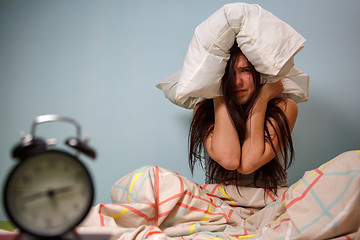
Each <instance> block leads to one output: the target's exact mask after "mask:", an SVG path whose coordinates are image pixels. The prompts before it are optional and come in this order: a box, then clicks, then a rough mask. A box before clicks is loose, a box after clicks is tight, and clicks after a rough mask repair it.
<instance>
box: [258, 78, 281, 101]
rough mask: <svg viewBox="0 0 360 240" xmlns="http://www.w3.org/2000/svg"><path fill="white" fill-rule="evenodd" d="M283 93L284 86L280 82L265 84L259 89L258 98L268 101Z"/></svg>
mask: <svg viewBox="0 0 360 240" xmlns="http://www.w3.org/2000/svg"><path fill="white" fill-rule="evenodd" d="M283 91H284V86H283V84H282V82H281V81H277V82H274V83H266V84H264V85H263V86H261V88H260V93H259V98H260V99H263V100H265V101H267V102H268V101H270V100H271V99H273V98H275V97H276V96H278V95H279V94H281V93H282V92H283Z"/></svg>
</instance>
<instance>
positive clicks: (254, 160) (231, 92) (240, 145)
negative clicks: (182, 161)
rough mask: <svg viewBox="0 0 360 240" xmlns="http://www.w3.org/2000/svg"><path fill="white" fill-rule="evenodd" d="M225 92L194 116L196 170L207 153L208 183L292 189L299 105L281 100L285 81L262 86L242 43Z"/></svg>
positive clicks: (192, 144) (192, 148) (192, 161)
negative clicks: (231, 182) (290, 172)
mask: <svg viewBox="0 0 360 240" xmlns="http://www.w3.org/2000/svg"><path fill="white" fill-rule="evenodd" d="M221 87H222V93H223V96H220V97H216V98H214V99H209V100H204V101H202V102H200V103H199V104H198V105H197V106H196V108H195V110H194V117H193V121H192V123H191V127H190V134H189V143H190V154H189V164H190V168H191V170H193V168H194V165H195V163H196V162H197V161H201V159H202V154H201V153H202V152H203V150H204V149H203V148H204V147H205V150H206V153H208V155H209V156H210V159H207V161H208V167H207V175H208V176H207V178H208V182H210V183H219V182H226V181H229V180H237V181H236V183H237V184H240V185H255V186H259V187H264V188H266V189H268V190H272V191H274V192H276V189H277V187H278V186H285V185H286V178H287V176H286V168H287V167H288V166H289V165H290V163H291V161H292V159H293V155H294V150H293V145H292V139H291V132H292V130H293V127H294V125H295V121H296V117H297V105H296V103H295V102H294V101H293V100H292V99H289V98H276V96H278V95H279V94H280V93H282V91H283V90H284V88H283V85H282V83H281V81H278V82H276V83H271V84H263V85H262V84H260V74H259V73H258V72H257V71H256V70H255V68H254V66H252V64H251V63H250V62H249V61H248V60H247V58H246V57H245V55H244V54H243V53H242V52H241V50H240V49H239V48H238V46H237V44H236V42H235V44H234V45H233V47H232V48H231V49H230V59H229V61H228V64H227V67H226V70H225V74H224V76H223V78H222V85H221ZM205 156H207V154H205ZM238 173H240V174H238ZM249 174H250V175H249ZM245 175H248V176H245ZM250 179H251V180H250ZM249 180H250V181H249Z"/></svg>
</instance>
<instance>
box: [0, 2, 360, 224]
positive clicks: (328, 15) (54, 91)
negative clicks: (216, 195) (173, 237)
mask: <svg viewBox="0 0 360 240" xmlns="http://www.w3.org/2000/svg"><path fill="white" fill-rule="evenodd" d="M229 2H233V1H225V0H218V1H209V0H196V1H194V0H181V1H166V0H162V1H161V0H132V1H121V0H117V1H115V0H112V1H110V0H106V1H102V0H86V1H85V0H83V1H70V0H62V1H60V0H58V1H55V0H54V1H47V0H43V1H41V0H32V1H28V0H24V1H18V0H1V1H0V113H1V114H0V123H1V124H0V164H1V167H0V183H1V186H0V190H1V191H2V187H3V184H4V180H5V176H6V175H7V173H8V171H9V170H10V169H11V167H13V166H14V165H15V161H14V160H12V159H11V158H10V149H11V148H12V147H13V145H14V144H15V143H17V142H18V141H19V137H18V133H19V132H20V131H22V130H23V131H27V132H29V131H30V125H31V123H32V121H33V119H34V118H35V117H36V116H38V115H41V114H47V113H55V114H60V115H63V116H68V117H72V118H75V119H76V120H77V121H79V122H80V123H81V125H82V127H83V132H84V135H89V136H90V137H91V138H92V140H91V142H90V143H91V144H92V146H94V147H95V148H96V149H97V151H98V158H97V160H96V161H95V162H90V161H88V160H87V159H86V158H85V157H83V159H84V161H85V162H86V164H87V166H88V167H89V168H90V169H91V171H92V173H93V175H94V178H95V179H96V192H97V194H96V202H95V203H100V202H105V203H107V202H110V195H109V190H110V187H111V185H112V183H114V182H115V181H116V180H117V179H118V178H119V177H121V176H123V175H124V174H125V173H127V172H129V171H131V170H133V169H134V168H137V167H139V166H142V165H145V164H157V165H159V166H163V167H166V168H170V169H173V170H176V171H178V172H179V173H180V174H182V175H184V176H187V177H189V178H191V175H190V171H189V169H188V166H187V133H188V126H189V122H190V120H191V115H192V113H191V111H189V110H185V109H181V108H179V107H177V106H175V105H173V104H171V103H170V102H168V101H167V100H166V99H165V97H164V96H163V94H162V92H161V91H159V90H158V89H156V88H155V87H154V86H155V84H156V83H157V82H158V81H160V80H162V79H163V78H164V77H166V76H168V75H170V74H172V73H173V72H175V71H177V70H178V69H180V68H181V64H182V61H183V59H184V56H185V53H186V50H187V46H188V44H189V42H190V40H191V37H192V35H193V31H194V28H195V27H196V26H197V25H198V24H200V22H202V21H203V20H205V19H206V18H207V17H208V16H209V15H210V14H212V13H213V12H214V11H215V10H217V9H218V8H220V7H221V6H222V5H223V4H226V3H229ZM252 2H256V3H258V4H260V5H261V6H263V7H264V8H265V9H267V10H269V11H270V12H272V13H274V14H275V15H277V16H278V17H280V18H281V19H282V20H284V21H285V22H287V23H289V24H290V25H292V26H293V27H294V28H295V29H296V30H297V31H298V32H300V33H301V34H302V35H303V36H304V37H305V38H306V39H307V40H308V41H307V43H306V46H305V48H304V49H303V50H302V51H301V52H300V53H299V54H298V55H297V56H296V59H295V60H296V61H295V62H296V66H297V67H299V68H300V69H302V70H303V71H305V72H306V73H308V74H309V75H310V77H311V78H310V101H309V102H307V103H301V104H299V118H298V121H297V123H296V126H295V130H294V141H295V149H296V162H295V164H294V165H293V166H292V168H291V169H290V173H289V180H290V182H291V183H293V182H294V181H296V180H297V179H299V178H300V177H301V176H302V173H303V172H304V171H305V170H307V169H311V168H315V167H317V166H318V165H320V164H321V163H323V162H325V161H327V160H329V159H331V158H333V157H334V156H336V155H337V154H339V153H341V152H344V151H347V150H350V149H359V148H360V146H359V144H360V134H359V133H360V127H359V122H360V121H359V120H360V107H359V103H360V94H359V90H360V79H359V78H360V77H359V73H358V70H359V66H358V65H359V63H360V45H359V39H360V27H359V22H360V15H359V14H358V10H359V9H360V2H359V1H357V0H349V1H343V2H341V3H340V2H339V1H335V0H317V1H310V0H304V1H281V0H273V1H267V0H262V1H252ZM54 129H55V130H54ZM38 134H39V135H41V134H44V135H46V136H48V135H51V136H50V137H52V136H55V137H57V138H59V139H60V140H61V141H62V138H65V137H70V136H74V134H75V131H74V129H72V128H71V127H69V126H63V125H62V124H58V125H54V124H50V125H46V126H45V125H44V126H43V127H39V132H38ZM203 175H204V174H203V172H202V171H201V169H198V170H197V171H196V173H195V176H194V177H193V178H192V179H193V180H194V181H196V182H199V183H203V181H204V176H203ZM1 197H2V196H1ZM5 219H6V216H5V214H4V212H3V209H0V220H5Z"/></svg>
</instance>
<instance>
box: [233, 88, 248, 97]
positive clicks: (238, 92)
mask: <svg viewBox="0 0 360 240" xmlns="http://www.w3.org/2000/svg"><path fill="white" fill-rule="evenodd" d="M235 92H236V95H238V96H241V95H244V94H245V93H246V90H245V89H239V90H236V91H235Z"/></svg>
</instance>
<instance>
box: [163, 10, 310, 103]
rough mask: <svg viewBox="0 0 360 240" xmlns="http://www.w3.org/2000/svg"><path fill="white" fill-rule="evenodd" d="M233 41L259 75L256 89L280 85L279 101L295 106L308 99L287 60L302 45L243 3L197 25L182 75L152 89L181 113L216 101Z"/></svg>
mask: <svg viewBox="0 0 360 240" xmlns="http://www.w3.org/2000/svg"><path fill="white" fill-rule="evenodd" d="M235 41H236V42H237V44H238V46H239V48H240V49H241V51H242V52H243V53H244V55H245V56H246V57H247V58H248V60H249V61H250V62H251V63H252V64H253V65H254V67H255V69H256V70H257V71H258V72H260V73H261V76H262V78H261V79H262V83H265V82H274V81H278V80H280V79H284V81H283V82H285V83H284V88H285V91H284V95H283V96H287V97H290V98H293V99H294V100H295V101H296V102H301V101H306V100H307V99H308V83H309V78H308V76H307V75H306V74H305V73H303V72H302V71H300V70H299V69H297V68H294V59H293V58H294V56H295V55H296V54H297V53H298V52H299V51H300V50H301V49H302V48H303V46H304V43H305V39H304V38H303V37H302V36H301V35H300V34H299V33H297V32H296V31H295V30H294V29H293V28H292V27H290V26H289V25H288V24H286V23H285V22H283V21H281V20H280V19H279V18H277V17H276V16H274V15H273V14H271V13H270V12H268V11H266V10H264V9H263V8H261V7H260V6H259V5H256V4H247V3H232V4H227V5H224V6H223V7H222V8H220V9H219V10H217V11H216V12H215V13H214V14H212V15H211V16H210V17H209V18H208V19H206V20H205V21H204V22H202V23H201V24H200V25H199V26H198V27H197V28H196V29H195V33H194V36H193V38H192V40H191V42H190V45H189V48H188V51H187V53H186V56H185V60H184V63H183V66H182V69H181V70H180V71H178V72H176V73H175V74H173V75H171V76H170V77H168V78H165V79H164V80H163V81H161V82H160V83H159V84H157V87H158V88H159V89H161V90H162V91H163V92H164V94H165V96H166V97H167V98H168V99H169V100H170V101H171V102H173V103H175V104H177V105H179V106H181V107H184V108H193V107H194V106H195V105H196V103H198V102H199V101H201V100H203V99H206V98H214V97H216V96H220V95H221V89H220V85H221V78H222V77H223V75H224V73H225V67H226V64H227V61H228V60H229V57H230V53H229V50H230V48H231V47H232V45H233V44H234V42H235ZM298 81H299V82H298Z"/></svg>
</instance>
